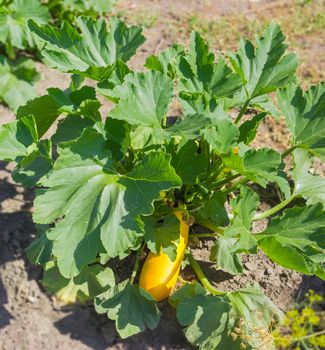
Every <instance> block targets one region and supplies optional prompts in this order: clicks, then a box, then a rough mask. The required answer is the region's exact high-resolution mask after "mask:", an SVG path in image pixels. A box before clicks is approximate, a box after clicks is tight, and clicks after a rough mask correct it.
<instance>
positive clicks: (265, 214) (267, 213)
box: [252, 195, 295, 221]
mask: <svg viewBox="0 0 325 350" xmlns="http://www.w3.org/2000/svg"><path fill="white" fill-rule="evenodd" d="M294 198H295V196H294V195H292V196H290V197H289V198H287V199H285V200H284V201H283V202H280V203H279V204H278V205H276V206H275V207H273V208H271V209H269V210H266V211H264V212H263V213H259V214H256V215H255V216H254V217H253V219H252V220H253V221H257V220H262V219H265V218H267V217H268V216H271V215H273V214H275V213H276V212H278V211H279V210H281V209H282V208H284V207H285V206H286V205H288V204H289V203H290V202H291V201H292V200H293V199H294Z"/></svg>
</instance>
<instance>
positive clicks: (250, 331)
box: [227, 284, 283, 350]
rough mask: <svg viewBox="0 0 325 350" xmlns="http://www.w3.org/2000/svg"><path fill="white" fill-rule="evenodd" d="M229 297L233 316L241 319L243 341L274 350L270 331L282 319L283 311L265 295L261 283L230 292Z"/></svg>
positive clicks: (254, 346)
mask: <svg viewBox="0 0 325 350" xmlns="http://www.w3.org/2000/svg"><path fill="white" fill-rule="evenodd" d="M227 297H228V299H229V300H230V303H231V314H232V317H234V318H235V319H237V320H240V321H239V325H240V334H239V337H241V338H242V341H243V342H244V343H246V344H247V345H249V346H252V347H253V348H254V349H259V348H263V347H265V348H266V349H269V350H272V349H273V350H274V349H275V347H274V343H273V338H272V337H271V336H270V335H269V332H270V330H272V327H274V325H276V324H278V323H279V321H280V320H281V319H282V317H283V313H282V312H281V311H280V309H278V308H277V307H276V306H275V305H274V304H273V302H272V301H271V300H270V299H269V298H267V297H266V296H265V295H264V293H263V292H262V290H261V289H260V287H259V285H258V284H253V285H249V286H247V287H245V288H243V289H241V290H239V291H236V292H231V293H228V294H227ZM263 334H264V335H265V336H264V337H263V336H262V335H263Z"/></svg>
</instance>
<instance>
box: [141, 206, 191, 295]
mask: <svg viewBox="0 0 325 350" xmlns="http://www.w3.org/2000/svg"><path fill="white" fill-rule="evenodd" d="M184 214H185V213H184V212H181V211H179V212H176V213H175V215H176V217H177V218H178V220H179V221H180V237H179V243H178V244H177V255H176V259H175V260H174V261H171V260H170V259H169V257H168V255H167V254H165V253H160V254H154V253H152V252H150V253H149V254H148V256H147V258H146V261H145V263H144V265H143V268H142V271H141V274H140V283H139V284H140V286H141V287H142V288H143V289H145V290H146V291H147V292H148V293H149V294H151V295H152V296H153V297H154V298H155V299H156V300H157V301H161V300H164V299H166V298H168V296H169V295H170V294H171V293H172V291H173V289H174V288H175V285H176V282H177V278H178V275H179V271H180V268H181V263H182V260H183V258H184V254H185V250H186V247H187V242H188V229H189V226H188V224H187V223H186V221H185V220H184V218H183V215H184Z"/></svg>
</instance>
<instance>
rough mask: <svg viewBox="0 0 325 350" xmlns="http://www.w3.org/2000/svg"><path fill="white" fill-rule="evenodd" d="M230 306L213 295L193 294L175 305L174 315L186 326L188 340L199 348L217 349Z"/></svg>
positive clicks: (185, 331)
mask: <svg viewBox="0 0 325 350" xmlns="http://www.w3.org/2000/svg"><path fill="white" fill-rule="evenodd" d="M229 311H230V307H229V304H228V303H226V302H225V301H224V300H223V299H222V298H220V297H216V296H213V295H202V294H198V295H194V296H192V297H189V298H186V299H185V300H183V301H181V302H180V303H178V305H177V309H176V316H177V319H178V321H179V323H180V324H181V325H182V326H184V327H186V328H185V329H184V333H185V336H186V338H187V339H188V341H189V342H190V343H191V344H193V345H196V346H199V348H200V349H206V350H207V349H210V350H213V349H217V348H218V344H219V343H220V341H221V339H222V334H223V332H224V331H225V329H226V328H227V326H228V318H229Z"/></svg>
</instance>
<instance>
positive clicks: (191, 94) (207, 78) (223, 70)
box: [178, 32, 241, 112]
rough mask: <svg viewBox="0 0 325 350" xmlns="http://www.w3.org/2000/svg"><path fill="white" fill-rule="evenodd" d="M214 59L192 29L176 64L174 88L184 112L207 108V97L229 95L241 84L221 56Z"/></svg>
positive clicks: (208, 100) (208, 98)
mask: <svg viewBox="0 0 325 350" xmlns="http://www.w3.org/2000/svg"><path fill="white" fill-rule="evenodd" d="M214 60H215V57H214V54H213V53H212V52H209V47H208V45H207V43H206V42H205V41H204V40H203V39H202V38H201V36H200V35H199V34H198V33H196V32H193V33H192V34H191V39H190V49H189V52H188V53H187V54H186V55H183V56H181V57H180V60H179V62H180V63H179V67H178V72H179V74H180V78H181V79H180V82H179V86H178V89H179V91H180V97H181V98H182V102H183V104H184V107H185V110H186V111H187V112H190V111H191V112H193V111H196V112H202V111H203V110H204V109H209V103H210V99H211V98H222V97H226V96H231V95H233V93H234V92H235V91H236V90H238V89H239V87H240V86H241V81H240V77H239V76H238V75H237V74H236V73H234V72H233V71H232V70H231V69H230V68H229V67H228V66H227V64H226V62H225V61H224V59H223V58H222V56H220V57H219V59H218V62H217V63H215V62H214ZM191 100H192V103H191V102H190V103H189V101H191ZM193 102H194V103H193ZM200 105H201V107H200ZM202 109H203V110H202Z"/></svg>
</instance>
